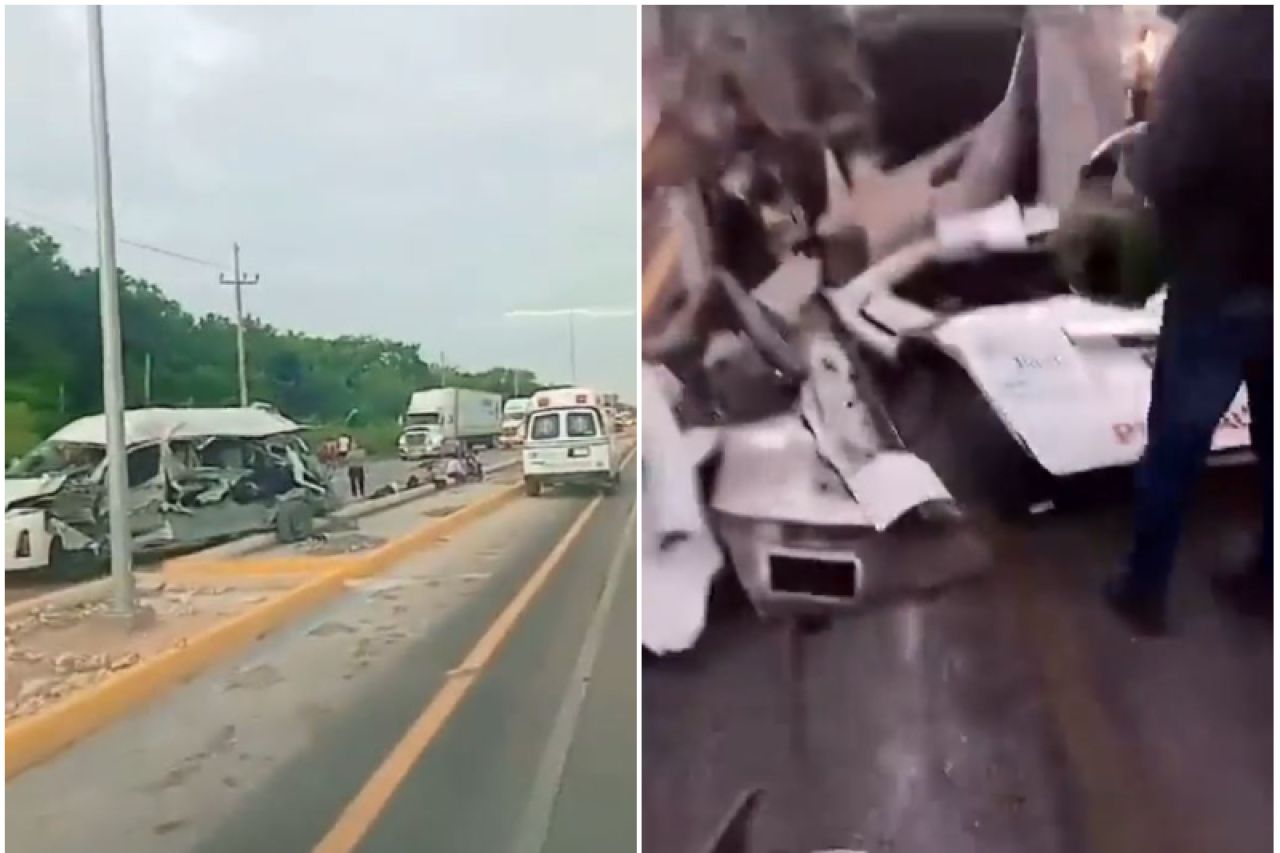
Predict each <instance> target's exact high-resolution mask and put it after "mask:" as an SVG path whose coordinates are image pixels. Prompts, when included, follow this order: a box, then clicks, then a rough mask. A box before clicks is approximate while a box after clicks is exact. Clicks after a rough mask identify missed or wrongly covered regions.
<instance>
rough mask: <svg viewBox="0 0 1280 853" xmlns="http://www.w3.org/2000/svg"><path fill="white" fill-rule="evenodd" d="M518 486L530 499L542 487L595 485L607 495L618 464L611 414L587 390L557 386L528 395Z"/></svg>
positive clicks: (615, 479) (613, 486)
mask: <svg viewBox="0 0 1280 853" xmlns="http://www.w3.org/2000/svg"><path fill="white" fill-rule="evenodd" d="M524 429H525V432H524V451H523V457H522V462H523V467H524V488H525V493H526V494H528V495H530V496H531V497H536V496H538V495H540V494H542V490H543V488H544V487H546V486H560V485H577V484H584V485H596V486H600V487H601V488H603V489H604V490H605V491H606V492H607V493H610V494H612V493H613V492H614V491H615V490H616V489H617V487H618V479H619V476H620V472H619V464H620V462H621V459H620V456H619V451H618V444H617V442H616V441H615V440H614V430H613V416H612V413H611V412H609V411H608V410H607V409H606V408H605V406H604V400H603V398H602V395H600V394H598V393H596V392H595V391H592V390H590V389H589V388H557V389H556V390H554V391H540V392H539V393H537V394H535V395H534V396H533V401H532V403H531V404H530V406H529V413H528V415H526V417H525V427H524Z"/></svg>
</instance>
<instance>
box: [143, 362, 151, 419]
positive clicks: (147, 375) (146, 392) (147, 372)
mask: <svg viewBox="0 0 1280 853" xmlns="http://www.w3.org/2000/svg"><path fill="white" fill-rule="evenodd" d="M142 398H143V400H145V401H146V404H147V405H148V406H150V405H151V353H147V354H146V360H145V362H144V369H143V372H142Z"/></svg>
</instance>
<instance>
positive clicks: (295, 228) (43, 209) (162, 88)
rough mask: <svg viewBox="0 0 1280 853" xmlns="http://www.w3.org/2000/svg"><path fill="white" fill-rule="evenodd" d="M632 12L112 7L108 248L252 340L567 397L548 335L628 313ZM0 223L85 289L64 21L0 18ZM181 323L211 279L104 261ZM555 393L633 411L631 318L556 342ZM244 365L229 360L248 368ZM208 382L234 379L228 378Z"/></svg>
mask: <svg viewBox="0 0 1280 853" xmlns="http://www.w3.org/2000/svg"><path fill="white" fill-rule="evenodd" d="M636 24H637V15H636V12H635V11H634V10H633V9H628V8H620V7H606V8H585V7H577V8H562V9H536V8H529V7H524V8H505V9H500V8H411V7H382V8H358V7H305V6H294V7H276V8H255V7H244V6H240V7H236V6H228V7H207V8H192V7H187V8H178V7H133V8H126V7H111V8H107V9H106V10H105V12H104V26H105V33H106V56H107V83H108V98H109V104H108V108H109V112H110V118H111V140H112V154H113V158H114V172H115V203H116V228H117V232H118V235H119V237H120V238H121V239H122V240H132V241H138V242H142V243H147V244H151V245H155V246H159V247H163V248H166V249H170V250H173V251H177V252H180V253H183V254H187V255H191V256H195V257H199V258H206V259H210V260H213V261H216V262H219V263H224V264H225V265H226V267H227V271H228V272H229V268H230V264H231V243H232V242H233V241H239V243H240V245H241V248H242V258H243V266H244V269H245V270H246V271H248V272H252V273H259V274H261V276H262V282H261V285H260V286H259V287H257V288H254V289H252V290H247V291H246V301H247V309H248V310H249V311H250V312H251V313H253V314H254V315H257V316H260V317H262V318H263V319H264V320H265V321H267V322H269V323H272V324H273V325H276V326H277V327H281V328H287V329H296V330H300V331H306V332H311V333H317V334H324V335H338V334H373V335H378V336H383V337H388V338H394V339H398V340H403V341H411V342H416V343H419V344H421V345H422V346H423V347H424V350H425V352H426V353H428V354H430V358H431V360H433V361H434V360H435V359H436V358H438V355H436V354H438V353H439V352H441V351H443V352H445V353H446V355H447V359H448V360H449V362H450V363H454V364H458V365H460V366H462V367H464V368H466V369H472V370H474V369H483V368H486V367H490V366H493V365H496V364H506V365H516V364H518V365H523V366H527V367H529V368H530V369H533V370H536V371H537V373H538V374H539V376H541V377H543V378H546V379H553V380H560V381H567V380H568V379H569V347H568V341H567V321H566V320H565V319H564V318H557V319H504V318H503V314H504V312H506V311H511V310H518V309H553V308H562V307H568V306H592V307H608V308H616V307H618V306H626V307H632V306H634V305H635V300H636V284H635V282H636V266H635V265H636V251H635V240H636V197H635V187H636V185H637V183H636V175H635V167H636V153H635V152H636V132H637V131H636V80H635V75H636V58H635V52H636ZM5 53H6V56H5V72H6V78H5V211H6V216H7V217H8V218H10V219H16V220H18V221H21V222H26V223H30V224H37V225H41V226H42V227H45V228H46V230H49V231H50V232H51V233H53V234H54V235H55V236H56V237H57V238H58V240H59V241H60V242H61V243H62V244H63V246H64V248H65V250H66V253H67V254H68V256H69V257H70V258H71V260H72V262H73V263H74V264H76V265H96V255H95V250H94V237H93V233H92V226H93V223H94V195H93V163H92V148H91V141H90V135H89V96H88V70H87V48H86V33H85V15H84V11H83V9H82V8H81V7H71V8H54V7H8V8H6V10H5ZM119 257H120V265H121V266H122V267H124V268H125V269H127V270H128V271H129V272H130V273H133V274H136V275H140V276H142V277H145V278H147V279H149V280H151V281H153V282H154V283H156V284H158V285H159V286H160V287H161V288H163V289H164V291H165V292H166V293H168V294H169V295H170V296H172V297H173V298H175V299H177V300H178V301H179V302H181V303H182V304H183V306H184V307H186V308H187V309H188V310H190V311H192V312H194V313H197V314H203V313H205V312H207V311H214V312H220V313H227V314H229V313H231V311H232V310H233V308H232V306H233V297H232V293H231V289H230V288H226V287H220V286H218V284H217V277H218V274H219V271H218V270H216V269H211V268H207V267H201V266H199V265H196V264H192V263H188V262H184V261H177V260H172V259H167V258H165V257H162V256H159V255H156V254H153V253H149V252H146V251H142V250H139V249H136V248H133V247H130V246H128V245H121V246H120V249H119ZM576 326H577V365H578V380H579V382H581V383H582V384H590V385H594V386H598V387H600V388H602V389H605V390H616V391H618V392H619V393H621V394H622V395H623V396H624V397H625V398H627V399H631V400H634V399H635V387H634V386H635V366H636V334H635V319H634V317H626V318H622V319H617V318H599V319H586V318H581V319H579V320H577V322H576ZM250 358H252V353H250ZM228 363H229V364H232V363H233V362H232V361H230V360H229V362H228Z"/></svg>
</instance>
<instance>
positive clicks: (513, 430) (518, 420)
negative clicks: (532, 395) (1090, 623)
mask: <svg viewBox="0 0 1280 853" xmlns="http://www.w3.org/2000/svg"><path fill="white" fill-rule="evenodd" d="M528 413H529V398H528V397H512V398H511V399H510V400H508V401H507V402H506V403H505V404H503V406H502V434H501V435H500V436H498V444H499V445H501V446H502V447H519V446H520V445H521V444H524V417H525V415H527V414H528Z"/></svg>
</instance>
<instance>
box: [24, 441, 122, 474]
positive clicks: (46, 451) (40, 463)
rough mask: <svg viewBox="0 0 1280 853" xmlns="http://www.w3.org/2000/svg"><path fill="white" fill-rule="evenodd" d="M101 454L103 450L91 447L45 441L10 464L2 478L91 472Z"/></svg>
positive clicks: (101, 458) (103, 453) (98, 461)
mask: <svg viewBox="0 0 1280 853" xmlns="http://www.w3.org/2000/svg"><path fill="white" fill-rule="evenodd" d="M105 455H106V451H105V450H104V449H103V448H101V447H96V446H94V445H87V444H69V443H67V442H62V441H46V442H44V443H43V444H40V445H39V446H38V447H36V448H35V449H34V450H32V451H31V452H30V453H28V454H27V455H26V456H23V457H22V458H20V459H18V460H17V461H15V462H14V463H13V464H12V465H10V466H9V470H8V471H7V472H6V474H5V476H6V477H10V478H14V479H21V478H25V477H43V476H45V475H47V474H70V473H73V472H75V471H91V470H93V469H94V468H95V467H97V465H98V464H99V463H100V462H102V460H103V457H104V456H105Z"/></svg>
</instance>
